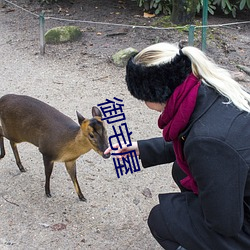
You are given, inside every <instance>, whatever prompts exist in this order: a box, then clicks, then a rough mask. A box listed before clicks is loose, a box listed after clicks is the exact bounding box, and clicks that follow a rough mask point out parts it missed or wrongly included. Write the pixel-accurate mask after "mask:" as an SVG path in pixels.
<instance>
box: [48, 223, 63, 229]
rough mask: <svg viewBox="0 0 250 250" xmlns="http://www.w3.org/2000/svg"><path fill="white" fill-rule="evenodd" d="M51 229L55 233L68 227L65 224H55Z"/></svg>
mask: <svg viewBox="0 0 250 250" xmlns="http://www.w3.org/2000/svg"><path fill="white" fill-rule="evenodd" d="M51 229H52V230H53V231H61V230H64V229H66V225H65V224H63V223H58V224H54V225H53V226H51Z"/></svg>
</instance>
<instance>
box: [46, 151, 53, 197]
mask: <svg viewBox="0 0 250 250" xmlns="http://www.w3.org/2000/svg"><path fill="white" fill-rule="evenodd" d="M43 163H44V168H45V178H46V179H45V194H46V196H47V197H49V198H50V197H51V193H50V176H51V174H52V171H53V166H54V162H53V161H51V159H50V157H48V156H46V155H43Z"/></svg>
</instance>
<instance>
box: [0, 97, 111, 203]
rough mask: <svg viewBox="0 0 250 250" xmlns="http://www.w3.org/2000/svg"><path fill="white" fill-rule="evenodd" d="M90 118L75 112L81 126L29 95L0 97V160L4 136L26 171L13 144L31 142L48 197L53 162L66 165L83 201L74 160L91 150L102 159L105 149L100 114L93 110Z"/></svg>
mask: <svg viewBox="0 0 250 250" xmlns="http://www.w3.org/2000/svg"><path fill="white" fill-rule="evenodd" d="M92 115H93V118H91V119H85V118H84V117H83V116H82V115H81V114H80V113H78V112H77V117H78V122H79V124H80V126H79V125H78V124H77V123H75V122H74V121H73V120H72V119H70V118H69V117H67V116H66V115H64V114H63V113H61V112H60V111H58V110H56V109H55V108H53V107H51V106H49V105H48V104H46V103H44V102H41V101H39V100H37V99H34V98H32V97H29V96H24V95H13V94H9V95H5V96H3V97H1V98H0V120H1V125H2V126H0V149H1V155H0V158H3V157H4V155H5V149H4V143H3V137H5V138H7V139H9V141H10V144H11V147H12V149H13V153H14V155H15V159H16V163H17V165H18V167H19V169H20V171H22V172H25V169H24V167H23V166H22V163H21V161H20V157H19V154H18V151H17V147H16V144H17V143H20V142H30V143H32V144H33V145H35V146H37V147H38V148H39V151H40V152H41V153H42V155H43V161H44V167H45V176H46V182H45V193H46V195H47V196H48V197H50V196H51V194H50V176H51V173H52V170H53V165H54V162H58V161H60V162H65V166H66V169H67V171H68V173H69V175H70V177H71V179H72V181H73V183H74V186H75V189H76V192H77V194H78V196H79V199H80V200H83V201H85V200H86V199H85V197H84V196H83V194H82V192H81V189H80V186H79V184H78V181H77V177H76V159H77V158H78V157H79V156H81V155H82V154H85V153H87V152H88V151H90V150H91V149H94V150H95V151H96V152H97V153H99V154H100V155H102V156H103V157H104V158H108V157H109V155H104V153H103V152H104V151H105V149H106V148H107V147H108V140H107V132H106V129H105V128H104V126H103V121H102V120H101V112H100V110H99V109H98V108H97V107H93V108H92Z"/></svg>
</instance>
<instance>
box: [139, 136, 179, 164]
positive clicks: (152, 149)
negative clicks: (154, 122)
mask: <svg viewBox="0 0 250 250" xmlns="http://www.w3.org/2000/svg"><path fill="white" fill-rule="evenodd" d="M138 148H139V152H140V156H139V157H140V159H141V162H142V166H143V167H144V168H147V167H151V166H156V165H160V164H164V163H170V162H173V161H175V153H174V149H173V145H172V143H171V142H166V141H165V140H164V139H163V137H157V138H152V139H147V140H139V141H138Z"/></svg>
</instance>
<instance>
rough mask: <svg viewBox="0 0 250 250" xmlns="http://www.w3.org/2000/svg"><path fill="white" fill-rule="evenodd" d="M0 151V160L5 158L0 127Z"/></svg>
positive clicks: (0, 128)
mask: <svg viewBox="0 0 250 250" xmlns="http://www.w3.org/2000/svg"><path fill="white" fill-rule="evenodd" d="M0 150H1V154H0V159H2V158H3V157H4V156H5V149H4V141H3V129H2V127H1V126H0Z"/></svg>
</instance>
